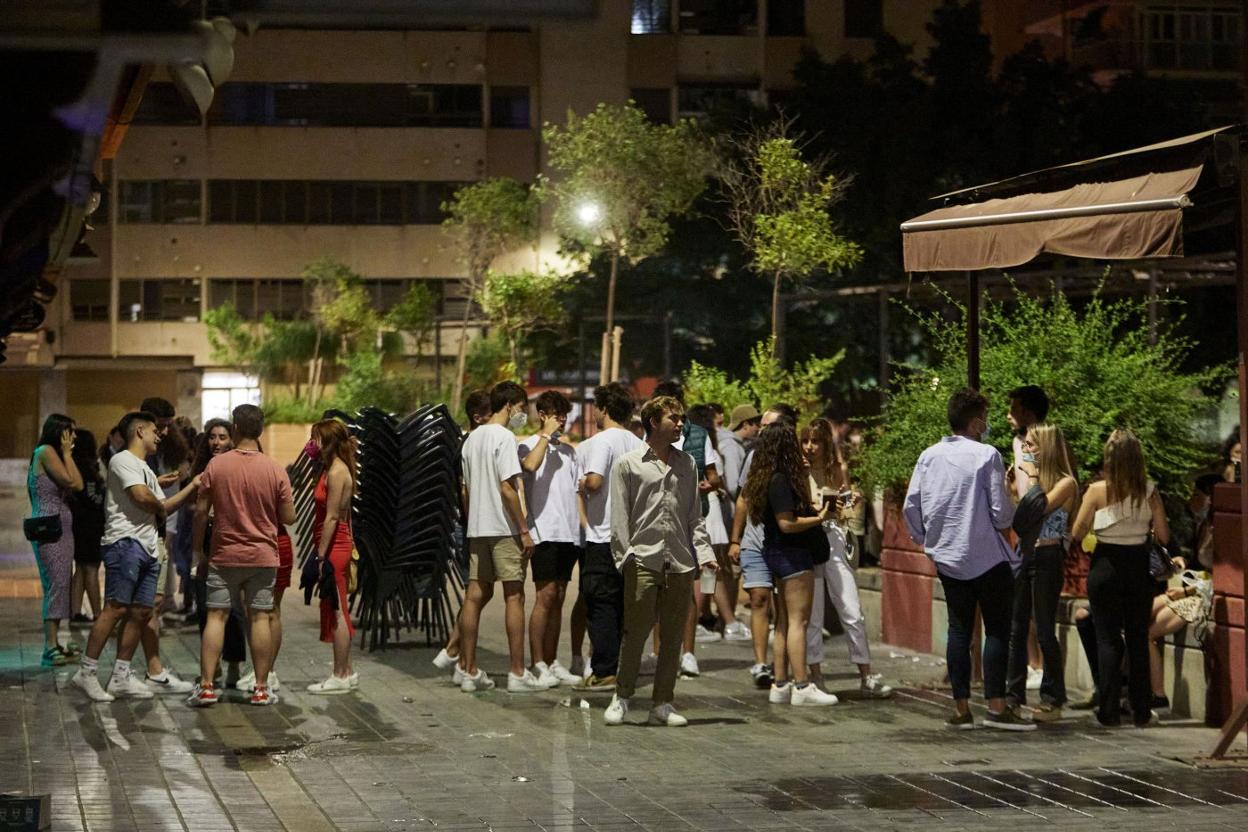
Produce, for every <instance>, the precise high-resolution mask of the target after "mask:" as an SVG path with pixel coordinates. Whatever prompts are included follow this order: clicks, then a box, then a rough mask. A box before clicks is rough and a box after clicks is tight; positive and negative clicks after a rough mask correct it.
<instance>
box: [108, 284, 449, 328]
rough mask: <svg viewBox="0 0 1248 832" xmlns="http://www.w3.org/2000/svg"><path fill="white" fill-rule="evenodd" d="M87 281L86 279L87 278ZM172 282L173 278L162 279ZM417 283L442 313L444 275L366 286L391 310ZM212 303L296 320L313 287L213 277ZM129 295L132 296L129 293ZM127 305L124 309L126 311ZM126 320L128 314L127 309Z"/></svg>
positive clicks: (247, 316)
mask: <svg viewBox="0 0 1248 832" xmlns="http://www.w3.org/2000/svg"><path fill="white" fill-rule="evenodd" d="M84 282H85V281H84ZM97 282H99V283H102V284H103V286H104V289H105V293H104V294H105V303H106V304H107V294H108V292H107V290H108V282H107V281H97ZM153 282H156V281H137V280H135V281H123V286H124V285H125V284H126V283H134V284H139V283H142V284H143V285H144V289H145V288H146V286H147V284H149V283H153ZM162 282H165V283H168V282H170V281H162ZM417 282H422V283H424V284H425V285H426V286H428V287H429V288H430V289H431V290H432V291H433V293H434V297H435V298H437V299H438V301H439V314H440V313H441V306H442V298H443V296H444V291H443V289H444V287H445V285H446V283H447V281H445V280H443V279H441V278H417V279H407V278H390V279H385V280H366V281H364V288H365V289H366V290H367V292H368V298H369V302H370V305H371V306H372V307H373V308H374V309H376V310H377V311H378V312H383V313H384V312H388V311H390V309H392V308H393V307H394V305H395V304H397V303H398V302H399V301H401V300H402V299H403V298H404V297H405V296H406V295H407V291H408V289H409V288H411V286H412V285H413V284H415V283H417ZM208 287H209V302H210V305H211V306H212V307H214V308H215V307H218V306H221V305H223V304H225V303H230V304H233V306H234V308H235V309H236V310H237V311H238V314H239V315H240V316H241V317H242V318H243V319H244V320H249V321H258V320H262V319H263V318H264V316H265V315H272V316H273V317H274V318H277V319H278V320H282V321H292V320H298V319H303V318H307V317H308V309H309V306H310V305H311V302H312V295H311V290H310V289H309V288H308V286H307V281H305V280H303V279H302V278H297V277H280V278H265V279H247V278H241V279H234V278H212V279H210V280H209V281H208ZM128 291H129V292H130V295H132V296H136V297H137V295H136V294H135V293H136V292H139V291H142V290H141V289H139V288H137V286H136V287H135V288H132V289H130V290H128ZM128 297H129V296H128ZM124 308H125V307H124V305H123V310H124ZM107 319H108V314H107V305H106V306H105V314H104V317H103V319H102V320H107ZM123 319H128V318H125V313H124V311H123Z"/></svg>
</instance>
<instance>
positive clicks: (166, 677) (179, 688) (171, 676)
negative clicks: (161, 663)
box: [145, 667, 195, 694]
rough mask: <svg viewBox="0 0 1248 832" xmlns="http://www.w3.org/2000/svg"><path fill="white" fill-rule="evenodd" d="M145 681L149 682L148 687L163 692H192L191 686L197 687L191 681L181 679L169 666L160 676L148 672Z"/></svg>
mask: <svg viewBox="0 0 1248 832" xmlns="http://www.w3.org/2000/svg"><path fill="white" fill-rule="evenodd" d="M145 681H146V682H147V686H148V688H150V689H151V691H152V692H153V693H161V694H164V693H190V692H191V688H193V687H195V686H194V685H192V684H191V683H190V682H187V681H184V680H182V679H179V678H178V677H177V675H176V674H175V673H174V672H173V671H172V670H170V669H169V668H167V667H166V668H165V672H164V673H161V674H160V675H159V676H153V675H152V674H150V673H148V674H147V679H146V680H145Z"/></svg>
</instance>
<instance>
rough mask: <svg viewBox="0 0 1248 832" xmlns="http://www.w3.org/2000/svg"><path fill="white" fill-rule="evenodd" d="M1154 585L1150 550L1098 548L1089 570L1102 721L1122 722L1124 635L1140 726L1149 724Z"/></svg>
mask: <svg viewBox="0 0 1248 832" xmlns="http://www.w3.org/2000/svg"><path fill="white" fill-rule="evenodd" d="M1154 589H1155V584H1154V583H1153V579H1152V577H1150V576H1149V574H1148V545H1147V544H1140V545H1138V546H1118V545H1115V544H1113V543H1103V542H1102V543H1097V544H1096V551H1095V552H1093V553H1092V567H1091V569H1089V570H1088V601H1089V602H1090V604H1091V606H1092V622H1093V625H1094V626H1095V627H1096V647H1097V654H1098V655H1097V662H1096V665H1097V674H1098V678H1097V684H1096V690H1097V699H1098V702H1097V712H1096V716H1097V719H1099V720H1100V721H1101V723H1102V724H1103V725H1116V724H1118V722H1120V721H1121V715H1120V713H1119V710H1118V702H1119V697H1120V696H1121V695H1122V655H1123V643H1124V636H1125V643H1126V654H1127V695H1128V698H1129V699H1130V701H1131V714H1132V717H1133V718H1134V720H1135V721H1136V722H1137V723H1144V722H1147V721H1148V717H1149V709H1150V708H1151V706H1152V700H1153V689H1152V686H1151V685H1150V683H1149V679H1148V662H1149V657H1148V625H1149V621H1150V619H1151V618H1152V613H1153V591H1154Z"/></svg>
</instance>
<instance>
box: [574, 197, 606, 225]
mask: <svg viewBox="0 0 1248 832" xmlns="http://www.w3.org/2000/svg"><path fill="white" fill-rule="evenodd" d="M576 218H577V220H579V221H580V223H581V225H597V224H598V220H600V219H602V206H600V205H599V204H598V203H596V202H582V203H581V204H580V205H578V206H577V208H576Z"/></svg>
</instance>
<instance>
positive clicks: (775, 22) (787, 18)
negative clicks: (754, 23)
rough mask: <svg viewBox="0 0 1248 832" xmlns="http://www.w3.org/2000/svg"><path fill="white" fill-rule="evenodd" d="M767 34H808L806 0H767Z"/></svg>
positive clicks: (790, 35) (784, 35) (780, 35)
mask: <svg viewBox="0 0 1248 832" xmlns="http://www.w3.org/2000/svg"><path fill="white" fill-rule="evenodd" d="M767 34H769V35H774V36H776V37H801V36H802V35H804V34H806V0H767Z"/></svg>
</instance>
